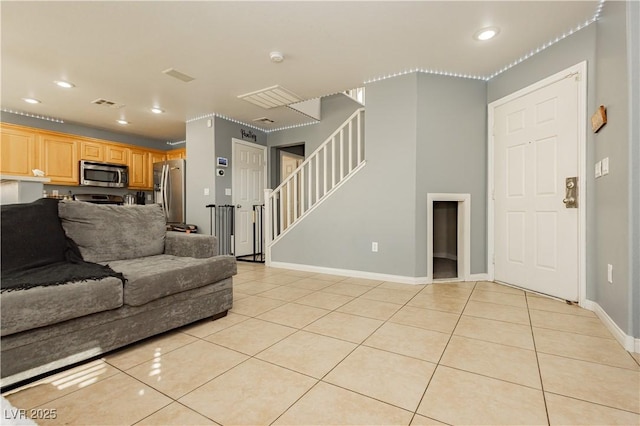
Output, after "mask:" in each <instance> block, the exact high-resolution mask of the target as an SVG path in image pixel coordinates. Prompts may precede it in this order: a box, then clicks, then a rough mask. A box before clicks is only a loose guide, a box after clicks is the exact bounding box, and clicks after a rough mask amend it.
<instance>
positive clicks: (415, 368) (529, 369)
mask: <svg viewBox="0 0 640 426" xmlns="http://www.w3.org/2000/svg"><path fill="white" fill-rule="evenodd" d="M238 270H239V273H238V276H237V277H236V280H235V294H234V308H233V309H232V310H231V311H230V313H229V315H228V316H227V317H225V318H222V319H220V320H217V321H209V320H204V321H200V322H198V323H195V324H192V325H189V326H186V327H183V328H180V329H178V330H175V331H172V332H170V333H166V334H164V335H162V336H158V337H156V338H153V339H148V340H146V341H144V342H141V343H138V344H135V345H132V346H129V347H127V348H124V349H122V350H119V351H117V352H114V353H112V354H108V355H107V356H105V357H104V358H102V359H100V360H94V361H92V362H88V363H86V364H83V365H81V366H79V367H77V368H74V369H71V370H68V371H65V372H62V373H59V374H56V375H54V376H50V377H48V378H46V379H43V380H41V381H39V382H36V383H32V384H30V385H27V386H24V387H23V388H20V389H16V390H14V391H11V392H8V393H7V394H5V396H6V397H7V398H8V399H9V400H10V401H11V403H12V404H13V405H14V406H16V407H19V408H24V409H33V408H44V409H55V410H56V414H57V418H56V419H55V420H54V421H49V422H47V421H40V420H39V421H38V422H39V424H73V425H79V424H91V425H93V424H114V425H116V424H117V425H120V424H122V425H133V424H137V425H205V424H209V425H215V424H220V425H262V424H264V425H267V424H276V425H312V424H319V425H320V424H322V425H324V424H333V425H387V424H394V425H395V424H398V425H410V424H411V425H439V424H491V425H494V424H508V425H516V424H523V425H537V424H565V425H604V424H606V425H609V424H625V425H633V424H635V425H638V424H640V356H637V354H636V355H635V357H634V356H632V355H631V354H629V353H628V352H626V351H625V350H624V349H623V348H622V347H621V346H620V345H619V344H618V343H617V342H616V341H615V340H614V338H613V337H612V335H611V334H610V333H609V332H608V331H607V329H606V328H605V327H604V326H603V325H602V323H601V322H600V320H599V319H598V318H597V317H596V316H595V315H594V314H593V313H592V312H590V311H587V310H584V309H581V308H579V307H576V306H571V305H567V304H565V303H562V302H559V301H556V300H553V299H549V298H544V297H540V296H536V295H533V294H530V293H525V292H523V291H521V290H518V289H514V288H510V287H506V286H502V285H499V284H495V283H489V282H477V283H457V284H456V283H438V284H434V285H429V286H415V285H403V284H397V283H386V282H382V281H375V280H364V279H356V278H345V277H338V276H332V275H323V274H312V273H306V272H298V271H288V270H282V269H269V268H265V267H264V266H263V265H257V264H247V263H240V264H239V266H238Z"/></svg>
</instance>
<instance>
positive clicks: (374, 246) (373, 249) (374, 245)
mask: <svg viewBox="0 0 640 426" xmlns="http://www.w3.org/2000/svg"><path fill="white" fill-rule="evenodd" d="M371 251H372V252H374V253H377V252H378V243H377V242H375V241H374V242H372V243H371Z"/></svg>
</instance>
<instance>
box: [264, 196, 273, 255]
mask: <svg viewBox="0 0 640 426" xmlns="http://www.w3.org/2000/svg"><path fill="white" fill-rule="evenodd" d="M272 193H273V189H269V188H265V190H264V263H265V265H266V266H271V242H272V241H273V220H272V219H271V215H272V212H273V207H272V204H273V201H272V199H271V194H272Z"/></svg>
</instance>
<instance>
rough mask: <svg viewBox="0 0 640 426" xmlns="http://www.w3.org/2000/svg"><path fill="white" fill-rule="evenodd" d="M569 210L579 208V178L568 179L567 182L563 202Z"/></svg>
mask: <svg viewBox="0 0 640 426" xmlns="http://www.w3.org/2000/svg"><path fill="white" fill-rule="evenodd" d="M562 202H563V203H564V206H565V207H566V208H568V209H576V208H578V178H577V177H576V176H574V177H568V178H566V180H565V197H564V199H563V200H562Z"/></svg>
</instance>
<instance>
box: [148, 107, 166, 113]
mask: <svg viewBox="0 0 640 426" xmlns="http://www.w3.org/2000/svg"><path fill="white" fill-rule="evenodd" d="M151 112H152V113H154V114H162V113H163V112H164V110H163V109H162V108H160V107H153V108H151Z"/></svg>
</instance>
